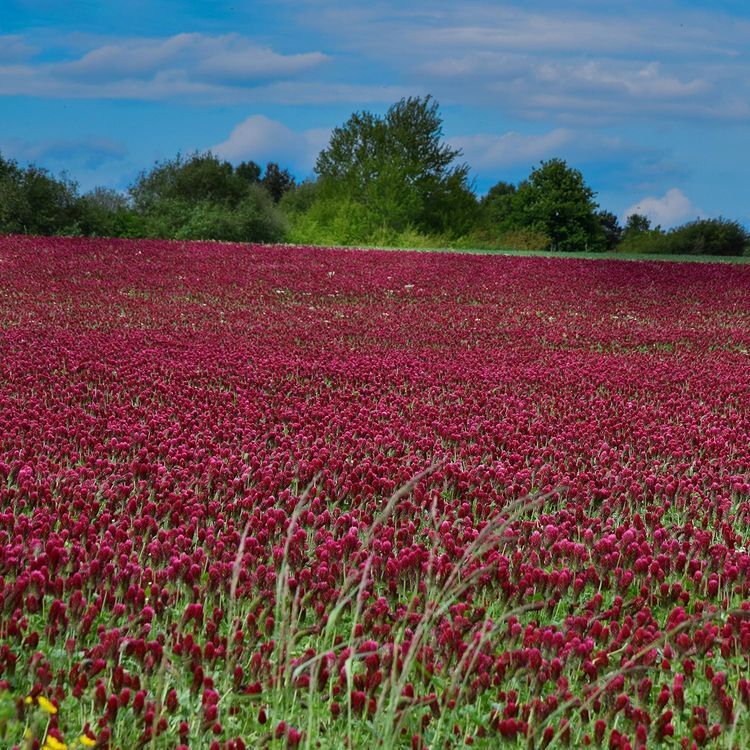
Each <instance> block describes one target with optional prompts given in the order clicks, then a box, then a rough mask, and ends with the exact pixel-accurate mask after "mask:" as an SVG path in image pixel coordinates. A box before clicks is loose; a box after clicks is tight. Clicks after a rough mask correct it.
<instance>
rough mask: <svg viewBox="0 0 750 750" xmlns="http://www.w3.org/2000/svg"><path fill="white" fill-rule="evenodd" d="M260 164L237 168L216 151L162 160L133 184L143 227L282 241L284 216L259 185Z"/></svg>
mask: <svg viewBox="0 0 750 750" xmlns="http://www.w3.org/2000/svg"><path fill="white" fill-rule="evenodd" d="M259 174H260V167H258V165H257V164H255V162H242V163H241V164H240V165H239V166H238V168H237V169H234V168H233V167H232V165H231V164H230V163H229V162H227V161H221V160H220V159H218V158H217V157H216V156H214V155H213V154H212V153H210V152H208V153H205V154H200V153H195V154H193V155H192V156H190V157H188V158H184V157H182V156H181V155H180V154H178V155H177V157H176V158H174V159H172V160H169V161H165V162H157V164H156V165H155V166H154V167H153V169H152V170H151V171H150V172H142V173H141V174H140V175H139V176H138V178H137V180H136V181H135V183H134V184H133V185H132V186H131V187H130V195H131V198H132V200H133V204H134V207H135V209H136V211H137V212H138V213H139V214H140V215H141V217H142V220H143V231H144V232H145V234H147V235H148V236H150V237H164V238H175V239H221V240H233V241H243V242H252V241H260V242H265V241H276V240H280V239H281V238H282V236H283V233H284V228H285V221H284V217H283V216H282V215H281V213H280V212H279V211H278V209H277V208H276V206H275V205H274V204H273V201H272V200H271V196H270V194H269V193H268V191H267V190H266V189H265V187H263V186H262V185H260V184H259V181H258V176H259Z"/></svg>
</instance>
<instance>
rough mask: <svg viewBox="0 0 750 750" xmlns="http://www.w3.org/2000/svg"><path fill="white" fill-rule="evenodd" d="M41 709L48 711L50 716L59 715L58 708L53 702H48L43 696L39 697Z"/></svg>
mask: <svg viewBox="0 0 750 750" xmlns="http://www.w3.org/2000/svg"><path fill="white" fill-rule="evenodd" d="M39 708H41V709H42V710H43V711H46V712H47V713H48V714H56V713H57V706H56V705H55V704H54V703H52V701H48V700H47V699H46V698H45V697H44V696H43V695H40V696H39Z"/></svg>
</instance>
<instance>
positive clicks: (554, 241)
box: [513, 159, 604, 251]
mask: <svg viewBox="0 0 750 750" xmlns="http://www.w3.org/2000/svg"><path fill="white" fill-rule="evenodd" d="M594 196H595V193H594V191H593V190H592V189H591V188H590V187H589V186H588V185H587V184H586V182H585V181H584V179H583V175H582V174H581V172H580V171H579V170H577V169H573V168H572V167H569V166H568V165H567V163H566V162H565V161H564V160H563V159H550V160H549V161H543V162H542V163H541V164H540V165H539V166H538V167H536V168H535V169H534V170H532V172H531V174H530V175H529V177H528V179H527V180H525V181H524V182H522V183H521V185H520V186H519V188H518V193H517V195H516V196H515V201H514V210H513V221H514V222H515V223H516V224H517V225H519V226H523V227H528V228H531V229H535V230H537V231H540V232H543V233H544V234H546V235H547V236H548V237H549V238H550V241H551V249H552V250H561V251H574V250H598V249H601V248H602V246H603V244H604V235H603V231H602V227H601V224H600V221H599V218H598V217H597V214H596V210H597V208H598V206H597V203H596V201H595V200H594Z"/></svg>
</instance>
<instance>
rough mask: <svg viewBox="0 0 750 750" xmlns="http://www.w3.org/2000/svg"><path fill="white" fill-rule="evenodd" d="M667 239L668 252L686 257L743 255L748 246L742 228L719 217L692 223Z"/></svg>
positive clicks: (680, 228) (746, 236) (744, 230)
mask: <svg viewBox="0 0 750 750" xmlns="http://www.w3.org/2000/svg"><path fill="white" fill-rule="evenodd" d="M669 236H670V245H671V252H673V253H683V254H685V255H742V254H743V253H744V252H745V250H746V248H747V247H748V244H749V243H750V235H748V232H747V230H746V229H745V228H744V227H743V226H742V224H740V223H739V222H737V221H730V220H729V219H724V218H721V217H720V218H718V219H698V220H697V221H691V222H690V223H688V224H684V225H683V226H681V227H677V228H676V229H673V230H672V231H671V232H670V233H669Z"/></svg>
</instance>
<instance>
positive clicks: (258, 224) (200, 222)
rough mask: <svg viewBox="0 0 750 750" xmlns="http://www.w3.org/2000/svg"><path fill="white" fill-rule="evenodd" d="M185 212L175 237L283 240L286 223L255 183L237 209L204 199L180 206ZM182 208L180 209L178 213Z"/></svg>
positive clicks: (261, 240)
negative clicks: (193, 204) (190, 204)
mask: <svg viewBox="0 0 750 750" xmlns="http://www.w3.org/2000/svg"><path fill="white" fill-rule="evenodd" d="M180 208H181V209H182V210H184V213H183V214H182V215H181V216H180V222H179V225H173V226H172V228H171V232H172V234H171V236H173V237H174V238H175V239H180V240H226V241H230V242H243V241H248V240H252V241H255V242H279V241H280V240H282V239H283V238H284V235H285V231H286V223H285V221H284V219H283V217H282V215H281V214H280V213H279V212H278V211H276V210H275V209H274V207H273V203H272V201H271V198H270V196H269V195H268V193H267V192H266V191H265V190H263V188H261V187H260V186H259V185H253V186H251V187H250V189H249V190H248V192H247V194H246V196H245V197H244V198H243V199H242V201H240V203H239V204H238V205H237V206H235V207H234V208H228V207H227V206H222V205H220V204H217V203H211V202H209V201H203V202H202V203H199V204H198V205H196V206H186V205H185V204H182V206H181V207H180ZM179 214H180V211H179V210H177V215H179Z"/></svg>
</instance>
